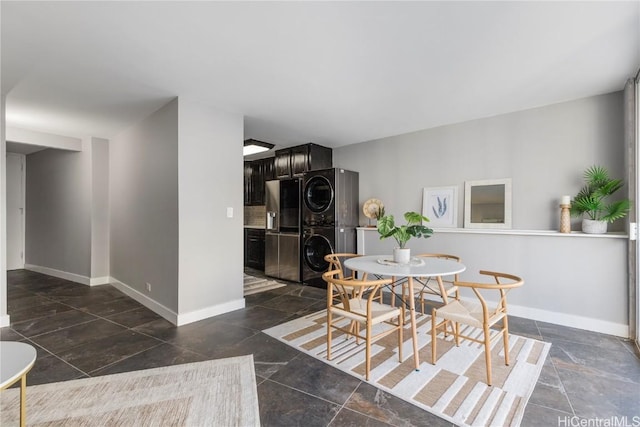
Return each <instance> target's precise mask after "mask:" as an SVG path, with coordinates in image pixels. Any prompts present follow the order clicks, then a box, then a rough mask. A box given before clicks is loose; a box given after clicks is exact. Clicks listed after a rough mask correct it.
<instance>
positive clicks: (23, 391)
mask: <svg viewBox="0 0 640 427" xmlns="http://www.w3.org/2000/svg"><path fill="white" fill-rule="evenodd" d="M26 391H27V374H24V375H23V376H22V378H20V427H24V426H25V425H26V424H27V411H26V408H25V406H26V400H27V393H26Z"/></svg>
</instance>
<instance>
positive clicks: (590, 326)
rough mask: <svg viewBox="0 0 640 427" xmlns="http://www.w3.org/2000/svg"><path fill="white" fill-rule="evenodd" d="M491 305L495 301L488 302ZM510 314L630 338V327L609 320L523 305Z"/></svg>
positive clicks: (432, 298)
mask: <svg viewBox="0 0 640 427" xmlns="http://www.w3.org/2000/svg"><path fill="white" fill-rule="evenodd" d="M425 299H429V300H433V301H442V300H441V299H440V298H439V297H436V296H431V295H427V296H426V297H425ZM462 299H464V300H467V301H473V302H478V300H477V299H473V298H467V297H462ZM487 302H488V303H489V304H491V303H494V302H493V301H487ZM508 309H509V314H510V315H513V316H518V317H524V318H525V319H532V320H538V321H540V322H547V323H553V324H555V325H561V326H568V327H570V328H576V329H584V330H587V331H592V332H599V333H602V334H608V335H615V336H617V337H622V338H629V325H625V324H622V323H615V322H610V321H608V320H601V319H594V318H592V317H584V316H578V315H575V314H569V313H560V312H557V311H549V310H542V309H539V308H533V307H525V306H521V305H515V304H508Z"/></svg>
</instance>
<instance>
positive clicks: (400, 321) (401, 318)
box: [398, 307, 404, 363]
mask: <svg viewBox="0 0 640 427" xmlns="http://www.w3.org/2000/svg"><path fill="white" fill-rule="evenodd" d="M403 329H404V307H401V308H400V315H398V359H399V360H400V363H402V344H403V343H404V340H403V339H402V330H403Z"/></svg>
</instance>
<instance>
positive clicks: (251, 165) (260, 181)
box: [244, 157, 275, 206]
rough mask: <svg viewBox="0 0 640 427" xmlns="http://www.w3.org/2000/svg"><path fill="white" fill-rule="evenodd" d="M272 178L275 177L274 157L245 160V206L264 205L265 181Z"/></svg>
mask: <svg viewBox="0 0 640 427" xmlns="http://www.w3.org/2000/svg"><path fill="white" fill-rule="evenodd" d="M271 179H275V173H274V159H273V157H269V158H266V159H260V160H254V161H252V162H244V204H245V206H256V205H264V196H265V193H264V183H265V181H269V180H271Z"/></svg>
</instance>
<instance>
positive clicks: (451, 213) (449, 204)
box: [422, 186, 458, 228]
mask: <svg viewBox="0 0 640 427" xmlns="http://www.w3.org/2000/svg"><path fill="white" fill-rule="evenodd" d="M422 215H424V216H426V217H427V218H429V222H428V223H427V224H426V225H427V226H429V227H451V228H455V227H457V226H458V187H457V186H452V187H430V188H424V189H423V193H422Z"/></svg>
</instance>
